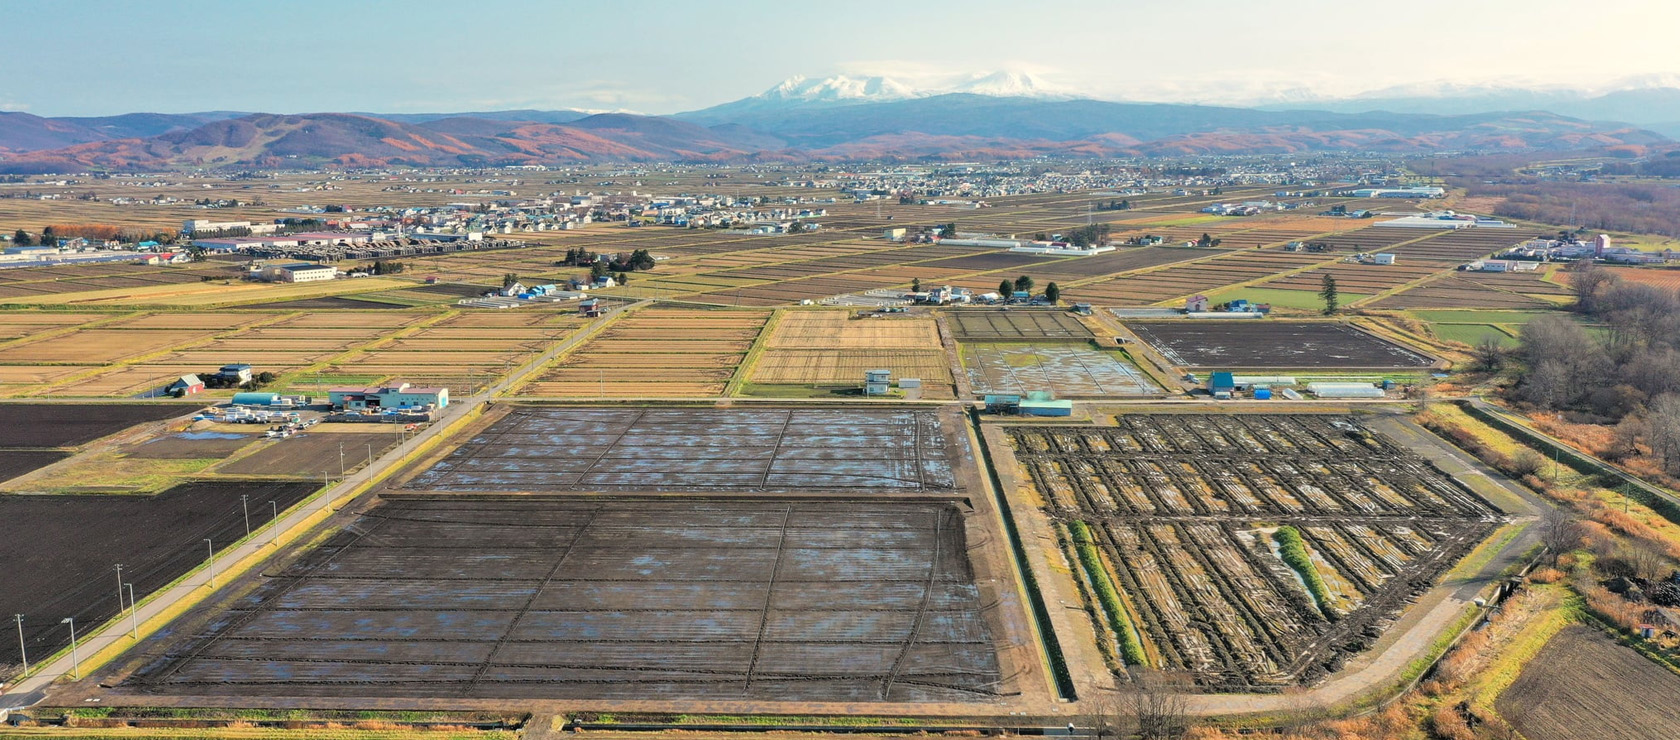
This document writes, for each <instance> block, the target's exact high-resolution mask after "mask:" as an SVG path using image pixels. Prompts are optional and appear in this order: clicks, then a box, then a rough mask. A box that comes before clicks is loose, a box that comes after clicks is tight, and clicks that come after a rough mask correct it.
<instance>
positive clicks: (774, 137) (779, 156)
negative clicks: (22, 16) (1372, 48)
mask: <svg viewBox="0 0 1680 740" xmlns="http://www.w3.org/2000/svg"><path fill="white" fill-rule="evenodd" d="M956 102H961V101H956ZM987 105H990V106H992V107H991V108H986V109H976V110H974V111H966V112H972V113H977V114H979V113H996V114H998V115H1000V116H1001V115H1002V114H1003V113H1009V114H1010V115H1014V116H1016V117H1018V118H1021V120H1025V121H1029V122H1031V121H1039V120H1041V119H1039V118H1033V117H1031V116H1028V115H1027V114H1028V113H1030V112H1031V110H1029V109H1032V106H1033V105H1040V104H1032V103H1020V104H1018V105H1015V106H1014V107H1006V108H999V107H998V106H997V104H996V103H987ZM1104 105H1105V106H1108V107H1100V106H1099V107H1098V108H1096V109H1094V110H1095V112H1094V113H1093V112H1092V111H1086V114H1087V115H1086V117H1085V118H1084V119H1081V120H1073V119H1069V120H1067V121H1060V122H1053V125H1052V124H1051V123H1038V124H1034V125H1032V126H1025V127H1024V128H1022V127H1019V126H1015V125H1014V124H1012V123H1010V122H1009V121H1008V120H1003V119H999V120H995V121H990V122H987V121H984V120H982V121H981V122H980V123H974V121H975V120H976V119H975V118H973V117H970V116H965V115H957V114H959V113H964V112H965V111H961V110H957V111H952V110H946V109H945V108H937V109H935V110H934V111H933V112H934V113H938V114H939V115H938V116H933V115H931V114H928V115H925V116H923V117H922V118H919V119H908V118H907V119H905V120H899V121H896V122H893V121H883V120H877V119H873V118H871V119H867V120H864V119H860V120H859V121H850V122H849V124H848V121H847V120H840V119H836V120H832V121H803V122H800V123H799V126H800V127H803V128H798V127H793V126H792V125H791V124H787V127H788V128H790V129H792V128H798V130H797V131H794V132H792V133H788V134H783V133H773V134H772V133H765V132H763V131H761V130H758V129H755V128H749V127H748V126H746V125H742V124H739V123H723V124H719V125H713V126H705V125H700V124H698V123H695V122H693V121H690V120H682V119H678V118H669V117H654V116H635V115H624V114H604V115H594V116H587V117H584V118H581V119H578V120H575V121H569V122H566V123H558V124H556V123H540V122H531V121H517V120H504V119H501V118H496V119H491V118H480V117H473V116H460V117H454V118H442V119H435V120H430V121H426V122H423V123H404V122H399V121H392V120H387V119H383V118H377V117H374V116H368V115H359V114H345V113H317V114H309V115H272V114H256V115H249V116H244V117H241V118H233V119H226V120H216V121H212V122H210V123H206V124H204V125H200V126H197V127H194V128H191V129H187V130H176V131H170V132H168V133H163V134H160V135H157V136H152V137H149V138H125V139H116V140H99V139H98V138H97V137H98V136H100V135H103V134H99V133H98V132H92V133H89V132H87V131H77V130H76V129H75V127H73V126H70V125H69V124H65V123H63V122H60V121H55V120H54V119H44V118H39V117H36V116H27V114H3V115H6V116H9V118H6V119H0V134H6V135H5V136H0V142H4V141H13V142H18V143H19V147H21V148H29V147H32V146H34V145H37V144H41V143H43V142H46V143H51V142H53V141H57V140H61V139H62V140H70V141H74V142H76V143H72V144H71V145H68V146H62V147H59V148H52V149H45V150H41V151H20V150H19V148H17V147H14V148H13V149H12V150H11V152H10V153H6V152H5V151H3V150H0V172H13V173H42V172H82V171H112V170H119V171H120V170H142V171H143V170H163V169H173V168H183V167H202V168H234V167H239V168H246V167H260V168H277V167H319V166H344V167H385V166H404V165H406V166H416V167H462V166H468V167H478V166H498V165H523V164H568V163H580V162H746V161H798V160H861V159H884V160H996V159H1015V158H1030V157H1040V156H1073V157H1112V156H1150V155H1166V156H1174V155H1198V154H1256V153H1279V154H1287V153H1294V152H1303V151H1336V150H1343V151H1371V152H1393V153H1410V152H1429V151H1444V150H1457V151H1468V150H1480V151H1513V150H1534V149H1546V150H1578V149H1599V150H1603V149H1606V148H1611V147H1621V148H1625V149H1628V150H1630V151H1631V150H1638V149H1643V148H1647V147H1651V146H1662V145H1668V144H1672V143H1673V142H1670V141H1669V140H1668V139H1666V138H1664V137H1662V136H1660V135H1658V134H1654V133H1652V132H1649V131H1645V130H1642V129H1638V128H1634V127H1628V126H1621V125H1613V124H1612V125H1607V124H1602V123H1590V122H1586V121H1580V120H1577V119H1571V118H1565V117H1562V116H1555V115H1552V114H1548V113H1530V114H1505V115H1489V116H1464V117H1456V118H1448V117H1428V116H1412V117H1400V118H1395V117H1387V118H1385V117H1382V116H1379V115H1377V114H1369V115H1365V116H1334V115H1328V114H1313V116H1306V117H1305V119H1303V120H1301V121H1298V122H1291V123H1287V124H1279V123H1277V122H1276V121H1277V120H1278V119H1277V114H1271V113H1266V114H1260V113H1256V112H1252V111H1240V110H1235V109H1231V110H1223V109H1207V110H1215V112H1218V113H1219V114H1220V115H1223V116H1226V117H1227V118H1229V119H1230V120H1229V121H1226V122H1225V124H1224V125H1219V126H1208V125H1207V120H1206V119H1205V118H1196V116H1197V115H1200V114H1201V112H1202V111H1203V110H1204V109H1201V108H1196V107H1192V106H1177V107H1174V106H1119V107H1115V106H1112V105H1109V104H1104ZM1086 107H1090V106H1086ZM883 110H887V111H889V112H890V111H891V110H896V109H894V108H891V107H886V108H883ZM918 110H919V109H918ZM1071 110H1072V112H1078V111H1079V110H1082V109H1071ZM1115 110H1119V111H1121V112H1124V113H1126V114H1127V115H1132V116H1137V115H1143V114H1148V115H1149V116H1153V118H1149V119H1147V120H1145V119H1136V120H1134V119H1123V118H1115V119H1113V120H1111V121H1108V122H1106V123H1105V122H1104V121H1101V120H1097V117H1096V114H1097V113H1103V114H1105V115H1107V114H1109V113H1113V112H1114V111H1115ZM1140 111H1141V112H1140ZM922 113H928V112H927V111H922ZM20 115H22V116H26V117H24V118H18V117H17V116H20ZM846 115H848V116H852V117H856V116H857V112H856V111H854V112H852V113H847V114H846ZM1208 115H1212V114H1208ZM1256 116H1258V117H1259V118H1256ZM1314 116H1316V117H1314ZM1180 118H1182V119H1183V120H1179V119H1180ZM1251 119H1252V120H1251ZM1262 120H1263V121H1264V123H1261V121H1262ZM1128 121H1130V122H1128ZM1139 121H1141V122H1139ZM1197 121H1200V123H1196V122H1197ZM865 123H867V125H865ZM829 124H832V125H829ZM843 124H846V125H843ZM1074 124H1078V125H1077V126H1076V125H1074ZM1192 124H1194V125H1192ZM1022 125H1023V126H1024V125H1025V124H1022ZM7 126H11V127H12V128H10V129H7V128H6V127H7ZM113 130H116V129H113ZM813 131H816V132H818V133H812V132H813ZM8 132H9V133H8ZM1138 132H1150V133H1148V134H1147V135H1146V134H1144V133H1138ZM90 136H92V137H95V138H88V137H90Z"/></svg>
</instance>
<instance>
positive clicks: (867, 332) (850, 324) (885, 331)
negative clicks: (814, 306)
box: [766, 310, 940, 350]
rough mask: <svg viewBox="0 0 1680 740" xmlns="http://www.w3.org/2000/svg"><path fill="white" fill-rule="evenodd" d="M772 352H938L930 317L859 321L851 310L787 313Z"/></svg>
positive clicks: (773, 336) (779, 324) (771, 345)
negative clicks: (801, 350)
mask: <svg viewBox="0 0 1680 740" xmlns="http://www.w3.org/2000/svg"><path fill="white" fill-rule="evenodd" d="M766 346H767V347H769V348H770V349H773V350H776V349H921V350H927V349H939V347H940V344H939V329H938V327H937V326H936V325H935V324H934V321H933V318H932V317H931V316H904V317H892V318H857V317H856V316H855V315H854V314H852V313H851V312H848V311H797V310H795V311H788V312H786V313H784V314H782V316H781V318H779V319H777V320H776V328H775V331H773V332H771V334H770V340H769V343H768V344H767V345H766Z"/></svg>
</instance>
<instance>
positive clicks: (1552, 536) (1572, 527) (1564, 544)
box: [1537, 507, 1586, 565]
mask: <svg viewBox="0 0 1680 740" xmlns="http://www.w3.org/2000/svg"><path fill="white" fill-rule="evenodd" d="M1537 526H1538V527H1539V531H1540V543H1541V544H1543V545H1545V546H1546V551H1547V552H1548V553H1550V554H1551V557H1552V564H1554V565H1556V564H1557V560H1558V556H1560V555H1562V554H1564V553H1566V552H1569V551H1570V550H1573V549H1575V548H1577V547H1580V546H1581V538H1582V537H1583V536H1585V535H1586V528H1585V527H1582V526H1581V520H1580V519H1577V518H1576V517H1575V514H1574V512H1571V511H1568V510H1566V509H1563V508H1558V507H1553V508H1550V509H1547V510H1546V513H1545V514H1542V515H1541V516H1540V523H1539V524H1538V525H1537Z"/></svg>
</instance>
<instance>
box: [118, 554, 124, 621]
mask: <svg viewBox="0 0 1680 740" xmlns="http://www.w3.org/2000/svg"><path fill="white" fill-rule="evenodd" d="M122 585H123V579H122V563H117V613H118V614H121V613H122V610H123V601H122V600H123V588H122Z"/></svg>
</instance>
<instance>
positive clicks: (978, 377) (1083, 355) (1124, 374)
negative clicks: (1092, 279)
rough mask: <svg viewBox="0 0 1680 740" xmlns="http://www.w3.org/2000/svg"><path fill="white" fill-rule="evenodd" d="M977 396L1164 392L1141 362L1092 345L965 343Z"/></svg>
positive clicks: (971, 381) (966, 358)
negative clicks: (1138, 362)
mask: <svg viewBox="0 0 1680 740" xmlns="http://www.w3.org/2000/svg"><path fill="white" fill-rule="evenodd" d="M963 362H964V363H965V364H966V365H967V366H968V377H969V382H970V383H971V384H972V385H973V387H974V393H975V394H976V395H984V394H987V393H1016V394H1025V393H1027V392H1029V391H1050V392H1051V393H1054V394H1055V395H1056V397H1057V398H1069V397H1072V398H1078V397H1102V396H1138V395H1148V394H1152V393H1158V392H1160V391H1161V388H1160V387H1159V386H1157V385H1155V383H1153V382H1151V381H1150V380H1149V378H1148V376H1146V375H1144V374H1143V373H1142V372H1141V371H1139V370H1138V369H1137V367H1136V366H1134V365H1132V364H1131V363H1129V362H1127V361H1125V360H1124V359H1121V357H1120V356H1119V354H1117V353H1115V352H1104V351H1102V350H1098V349H1095V348H1093V347H1091V346H1090V345H1089V344H1088V343H1087V344H1020V343H1000V344H966V343H965V344H963Z"/></svg>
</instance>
